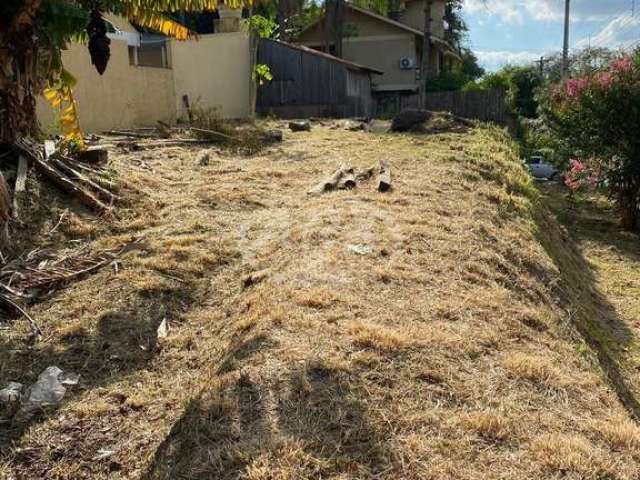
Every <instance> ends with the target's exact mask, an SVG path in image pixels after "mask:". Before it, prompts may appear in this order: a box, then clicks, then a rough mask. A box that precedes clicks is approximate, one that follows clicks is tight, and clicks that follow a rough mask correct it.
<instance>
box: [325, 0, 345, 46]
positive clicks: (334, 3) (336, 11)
mask: <svg viewBox="0 0 640 480" xmlns="http://www.w3.org/2000/svg"><path fill="white" fill-rule="evenodd" d="M324 9H325V14H324V21H325V31H324V34H325V45H326V52H327V53H331V54H333V55H335V56H336V57H342V37H343V30H344V29H343V24H344V0H326V2H325V8H324ZM331 43H333V47H334V51H333V52H332V51H331Z"/></svg>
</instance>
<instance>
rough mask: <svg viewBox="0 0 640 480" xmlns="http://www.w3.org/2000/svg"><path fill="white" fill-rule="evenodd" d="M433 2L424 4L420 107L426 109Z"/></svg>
mask: <svg viewBox="0 0 640 480" xmlns="http://www.w3.org/2000/svg"><path fill="white" fill-rule="evenodd" d="M432 5H433V0H425V2H424V38H423V41H422V58H421V59H420V88H419V89H418V93H419V95H420V107H421V108H426V103H427V78H429V73H430V69H429V60H430V58H431V21H432V18H431V7H432Z"/></svg>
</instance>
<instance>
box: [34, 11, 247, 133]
mask: <svg viewBox="0 0 640 480" xmlns="http://www.w3.org/2000/svg"><path fill="white" fill-rule="evenodd" d="M110 20H111V21H112V23H114V25H116V26H117V27H118V28H120V29H121V30H123V31H132V28H133V27H131V26H130V25H129V24H128V23H127V22H126V21H124V20H122V19H118V18H114V19H110ZM62 61H63V64H64V66H65V68H66V69H67V70H69V72H71V73H72V74H73V75H74V76H75V77H76V78H77V80H78V84H77V85H76V87H75V88H74V96H75V99H76V102H77V104H78V111H79V116H80V125H81V127H82V128H83V129H84V130H85V131H86V132H100V131H104V130H111V129H118V128H132V127H145V126H155V125H156V124H157V121H158V120H162V121H164V122H167V123H170V124H171V123H175V122H176V119H177V117H178V116H183V117H185V118H186V115H184V113H185V112H184V107H183V105H182V96H183V95H185V94H186V95H189V99H190V101H191V102H192V104H195V103H199V104H200V105H201V106H203V107H220V109H221V111H222V114H223V115H224V116H225V117H226V118H246V117H248V116H250V115H251V112H252V106H251V95H250V88H251V67H250V54H249V37H248V35H246V34H243V33H225V34H214V35H202V36H200V37H199V40H198V41H188V42H173V41H172V42H171V43H170V48H169V65H170V67H171V68H154V67H142V66H133V65H130V63H129V51H128V46H127V43H126V41H122V40H112V41H111V59H110V60H109V65H108V66H107V70H106V71H105V73H104V75H102V76H100V75H99V74H98V73H97V72H96V70H95V67H94V66H93V65H92V64H91V58H90V56H89V52H88V50H87V47H86V45H80V44H73V45H71V46H70V47H69V49H68V50H65V51H64V52H63V54H62ZM37 109H38V117H39V119H40V123H41V124H42V126H43V128H45V129H51V130H52V131H57V128H56V127H55V120H56V117H57V112H56V111H54V110H53V109H52V108H51V106H50V105H49V104H48V103H47V102H46V101H45V100H44V99H42V98H41V99H39V100H38V105H37Z"/></svg>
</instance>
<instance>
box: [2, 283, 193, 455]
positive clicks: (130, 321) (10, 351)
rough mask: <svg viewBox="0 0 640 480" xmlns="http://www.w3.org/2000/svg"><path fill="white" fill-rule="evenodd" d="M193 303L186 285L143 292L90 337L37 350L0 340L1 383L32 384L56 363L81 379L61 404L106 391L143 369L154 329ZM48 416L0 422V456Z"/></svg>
mask: <svg viewBox="0 0 640 480" xmlns="http://www.w3.org/2000/svg"><path fill="white" fill-rule="evenodd" d="M192 303H193V298H192V297H191V295H190V293H189V289H187V288H186V287H185V288H180V289H174V290H173V289H168V290H167V289H163V290H145V291H140V292H137V293H136V294H135V295H132V296H131V297H130V298H129V299H128V301H127V302H126V303H124V304H123V305H122V306H119V308H117V309H113V310H111V311H107V312H104V313H103V314H102V315H101V316H100V317H99V318H98V320H97V324H96V327H95V331H94V332H91V333H90V332H88V331H87V330H86V329H84V328H80V329H77V330H70V332H69V333H68V334H66V335H65V336H63V337H62V338H61V340H60V341H59V340H56V341H53V342H51V343H49V344H47V345H46V346H43V347H42V348H35V349H30V348H26V347H25V344H24V342H23V340H21V339H20V340H18V339H3V338H2V337H0V377H1V378H0V383H1V384H2V385H3V386H4V384H6V383H7V382H9V381H20V382H21V383H25V384H30V383H32V382H34V381H35V380H36V379H37V376H38V375H39V373H40V372H42V371H43V370H44V369H45V368H47V367H48V366H51V365H55V366H58V367H60V368H61V369H63V370H65V371H69V372H74V373H78V374H80V376H81V380H80V385H79V386H78V387H71V388H70V389H68V390H67V395H66V397H65V400H64V401H67V400H69V399H70V398H73V397H74V396H77V395H80V394H81V392H82V391H83V390H84V391H86V390H91V389H94V388H98V387H104V386H105V385H108V384H110V383H113V382H116V381H118V380H119V379H120V378H121V377H123V376H125V375H127V374H129V373H131V372H133V371H136V370H139V369H142V368H145V366H146V365H147V364H148V363H149V362H150V361H151V360H152V359H153V358H154V356H155V355H156V353H157V351H158V348H157V330H158V326H159V325H160V323H161V322H162V320H163V318H165V317H175V316H178V315H180V314H181V313H183V312H184V311H186V310H187V309H188V308H189V306H190V305H191V304H192ZM60 342H61V343H60ZM49 413H50V411H49ZM46 416H47V412H42V414H40V415H37V416H35V417H33V418H32V419H31V420H30V421H28V422H16V421H13V422H12V421H10V420H7V419H5V421H4V422H3V423H4V424H2V423H0V425H1V426H2V428H0V455H3V454H5V453H6V451H7V450H9V449H11V447H12V443H13V442H14V441H16V440H19V439H20V437H21V436H22V435H23V434H24V432H25V431H26V430H27V429H28V428H29V427H31V426H32V425H34V424H36V423H38V422H40V421H42V420H44V419H45V418H46ZM0 420H2V412H1V411H0ZM5 449H6V450H5Z"/></svg>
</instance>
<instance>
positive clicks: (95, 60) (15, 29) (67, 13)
mask: <svg viewBox="0 0 640 480" xmlns="http://www.w3.org/2000/svg"><path fill="white" fill-rule="evenodd" d="M224 3H225V4H226V5H228V6H230V7H234V8H236V7H240V6H242V5H243V3H248V2H245V0H224ZM217 4H218V0H0V144H3V143H4V144H11V143H13V142H14V141H15V140H16V139H18V138H20V137H25V136H34V135H37V134H38V130H39V129H38V121H37V118H36V98H37V96H38V95H41V94H42V93H44V92H45V89H47V88H48V90H47V98H48V99H49V100H50V101H52V103H54V104H56V103H57V104H58V105H60V104H61V103H63V102H64V101H67V102H68V105H67V106H66V108H65V110H64V111H63V115H62V117H63V118H65V116H66V119H67V121H69V120H73V118H72V117H73V116H74V115H75V105H74V104H73V99H72V97H71V95H70V84H69V82H70V81H71V80H70V79H72V78H73V77H72V76H71V75H69V74H68V72H65V70H64V68H63V65H62V61H61V50H62V49H64V48H65V46H66V45H67V44H68V43H69V42H72V41H87V45H88V48H89V53H90V56H91V62H92V64H93V65H94V66H95V68H96V70H97V71H98V72H99V73H100V74H102V73H103V72H104V71H105V69H106V68H107V65H108V62H109V43H110V40H109V38H108V37H107V27H106V24H105V21H104V19H103V15H105V14H114V15H120V16H123V17H125V18H128V19H129V20H130V21H132V22H133V23H135V24H137V25H139V26H141V27H146V28H149V29H153V30H156V31H158V32H161V33H163V34H165V35H168V36H171V37H174V38H177V39H180V40H185V39H187V38H189V37H190V36H191V32H190V31H189V30H188V29H187V28H186V27H184V26H183V25H181V24H179V23H177V22H175V21H173V20H171V19H170V18H169V17H167V16H166V13H168V12H174V11H206V10H215V9H216V8H217Z"/></svg>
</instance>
